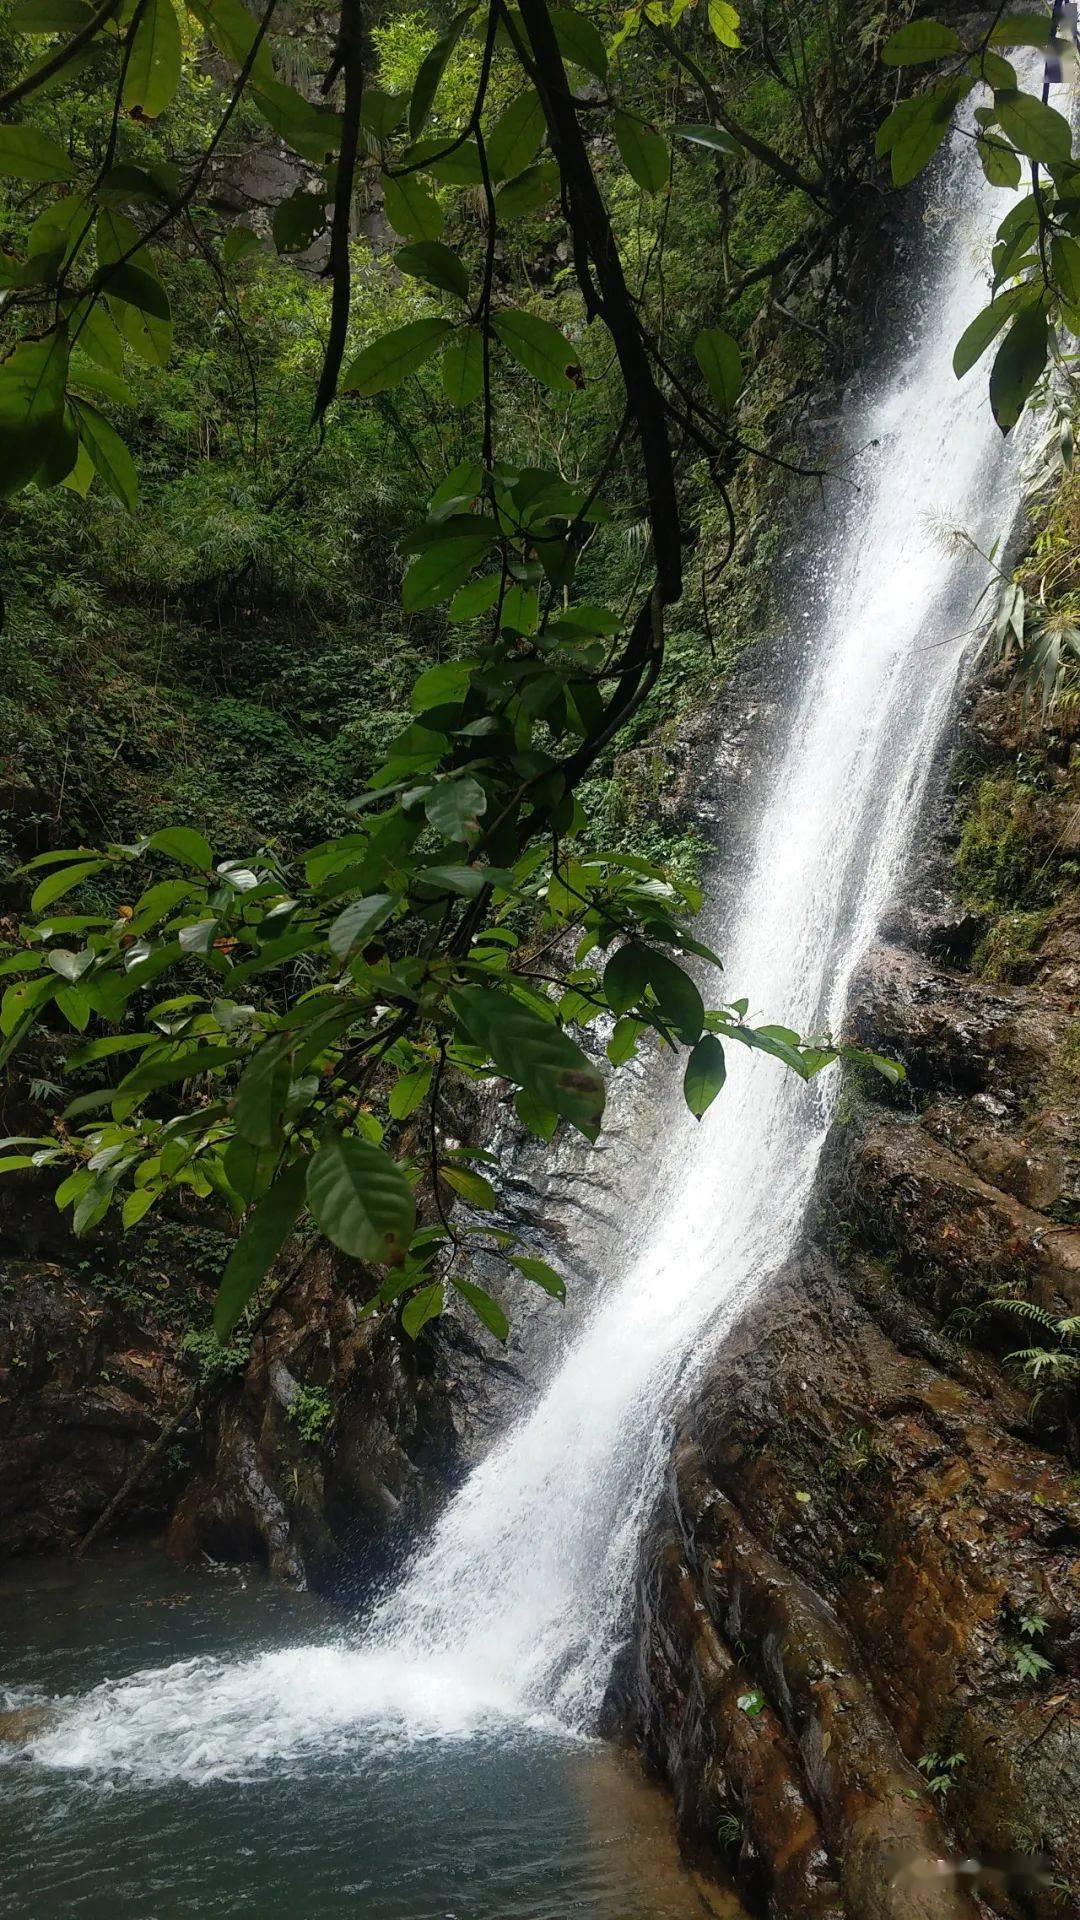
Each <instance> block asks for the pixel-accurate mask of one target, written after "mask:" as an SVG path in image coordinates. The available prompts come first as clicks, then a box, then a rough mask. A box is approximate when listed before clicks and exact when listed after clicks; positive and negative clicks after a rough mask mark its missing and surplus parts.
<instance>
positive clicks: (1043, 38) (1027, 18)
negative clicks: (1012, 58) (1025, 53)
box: [989, 13, 1054, 47]
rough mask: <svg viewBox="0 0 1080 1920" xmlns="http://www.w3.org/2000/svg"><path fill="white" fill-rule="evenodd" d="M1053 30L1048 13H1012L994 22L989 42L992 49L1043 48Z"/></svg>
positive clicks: (1052, 22)
mask: <svg viewBox="0 0 1080 1920" xmlns="http://www.w3.org/2000/svg"><path fill="white" fill-rule="evenodd" d="M1053 29H1054V20H1053V17H1052V16H1051V14H1049V13H1014V14H1012V15H1011V16H1010V17H1009V18H1008V19H1005V20H998V21H995V23H994V25H993V26H992V27H991V29H990V33H989V41H990V45H991V46H992V47H1045V46H1046V44H1047V41H1048V40H1049V38H1050V35H1051V33H1052V32H1053Z"/></svg>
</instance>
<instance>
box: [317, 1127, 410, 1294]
mask: <svg viewBox="0 0 1080 1920" xmlns="http://www.w3.org/2000/svg"><path fill="white" fill-rule="evenodd" d="M307 1201H308V1206H309V1208H310V1209H311V1212H312V1214H313V1216H314V1218H315V1219H316V1220H317V1221H318V1223H319V1226H320V1227H321V1228H322V1230H323V1232H324V1233H325V1234H326V1236H327V1239H329V1240H332V1241H333V1243H334V1245H335V1246H336V1247H340V1248H341V1250H342V1252H343V1253H348V1254H351V1255H352V1257H353V1259H355V1260H371V1261H376V1262H379V1263H381V1264H385V1265H387V1266H399V1265H400V1264H401V1262H402V1260H404V1258H405V1255H406V1253H407V1252H408V1248H409V1241H410V1240H411V1238H412V1233H413V1228H414V1226H415V1224H416V1208H415V1206H414V1203H413V1196H412V1188H411V1187H410V1185H409V1182H408V1180H407V1179H406V1178H405V1175H404V1173H403V1172H402V1170H401V1168H400V1167H399V1166H398V1165H397V1163H396V1162H395V1161H393V1160H391V1158H390V1155H389V1154H388V1153H384V1152H383V1150H382V1148H381V1147H373V1146H371V1145H369V1143H368V1142H367V1141H366V1140H343V1139H342V1138H341V1137H340V1136H339V1135H337V1134H331V1135H330V1136H329V1138H328V1139H326V1140H324V1141H323V1143H322V1145H321V1146H320V1147H319V1148H318V1149H317V1150H316V1152H315V1154H314V1156H313V1158H312V1160H311V1163H310V1165H309V1167H308V1175H307Z"/></svg>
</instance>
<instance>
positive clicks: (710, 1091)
mask: <svg viewBox="0 0 1080 1920" xmlns="http://www.w3.org/2000/svg"><path fill="white" fill-rule="evenodd" d="M726 1078H727V1067H726V1065H725V1063H724V1049H723V1047H722V1046H721V1044H720V1042H719V1040H718V1039H717V1038H716V1036H715V1034H712V1033H706V1034H703V1035H702V1037H701V1039H700V1040H699V1041H698V1043H697V1045H696V1047H695V1048H694V1050H693V1052H692V1054H691V1055H690V1058H689V1060H688V1061H687V1063H686V1073H685V1075H684V1077H683V1094H684V1096H685V1099H686V1104H687V1106H688V1107H689V1109H690V1111H691V1113H692V1114H693V1115H694V1116H695V1118H696V1119H698V1120H700V1119H701V1116H702V1114H703V1113H704V1112H705V1111H706V1109H707V1108H708V1107H711V1105H712V1103H713V1101H714V1100H715V1099H716V1096H717V1094H718V1093H719V1091H720V1089H721V1087H722V1086H723V1084H724V1081H725V1079H726Z"/></svg>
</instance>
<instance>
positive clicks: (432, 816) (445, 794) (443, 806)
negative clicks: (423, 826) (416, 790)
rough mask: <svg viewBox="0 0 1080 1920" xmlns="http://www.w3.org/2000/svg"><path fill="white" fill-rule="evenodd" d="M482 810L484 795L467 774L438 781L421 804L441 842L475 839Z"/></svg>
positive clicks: (476, 783) (485, 802)
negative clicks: (441, 839)
mask: <svg viewBox="0 0 1080 1920" xmlns="http://www.w3.org/2000/svg"><path fill="white" fill-rule="evenodd" d="M486 810H487V794H486V793H485V792H484V789H483V787H482V786H481V785H480V782H479V781H478V780H474V779H472V777H471V775H469V774H467V773H464V774H458V775H456V776H455V777H453V778H451V779H448V780H440V781H438V782H437V784H436V785H435V786H433V787H432V789H431V792H430V793H429V794H428V796H427V799H426V800H425V802H424V812H425V814H426V815H427V817H428V820H429V821H430V823H431V825H432V826H433V827H434V829H435V831H436V833H440V834H441V835H442V837H443V839H444V840H454V841H462V840H464V841H469V842H471V841H473V840H475V839H476V837H477V835H478V833H479V832H480V817H481V815H482V814H483V813H484V812H485V811H486Z"/></svg>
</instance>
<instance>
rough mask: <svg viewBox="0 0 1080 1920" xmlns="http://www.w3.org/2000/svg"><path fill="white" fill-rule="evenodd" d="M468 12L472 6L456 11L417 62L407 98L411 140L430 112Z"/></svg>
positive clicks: (467, 18) (467, 17) (470, 12)
mask: <svg viewBox="0 0 1080 1920" xmlns="http://www.w3.org/2000/svg"><path fill="white" fill-rule="evenodd" d="M471 14H472V8H471V7H465V8H463V9H462V11H461V12H460V13H458V14H456V15H455V16H454V18H453V20H452V21H451V22H450V25H449V27H448V28H447V30H446V32H445V33H444V34H443V36H442V38H441V39H440V40H437V41H436V42H435V45H434V46H433V47H432V48H431V50H430V52H428V53H426V54H425V55H424V58H423V60H422V61H421V63H420V71H419V73H418V74H417V76H416V80H415V82H414V84H413V90H412V98H411V99H410V101H409V132H410V133H411V135H412V137H413V139H414V140H415V139H416V136H417V134H418V133H419V132H420V130H421V128H422V127H423V125H424V122H425V121H426V119H427V117H428V114H429V113H430V112H431V108H432V104H433V102H434V99H435V95H436V93H437V92H438V89H439V82H440V80H441V79H442V77H443V74H444V73H445V71H446V63H447V61H448V60H449V58H450V55H451V54H452V53H453V51H454V48H455V47H456V46H457V43H458V41H459V40H460V38H461V33H462V29H463V27H464V26H465V24H466V22H467V21H468V20H469V18H470V17H471Z"/></svg>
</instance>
